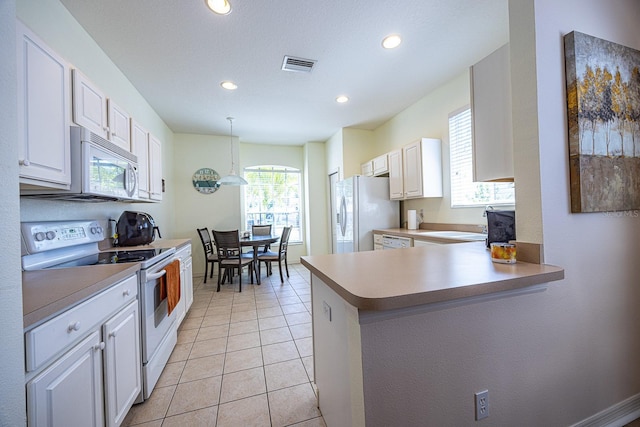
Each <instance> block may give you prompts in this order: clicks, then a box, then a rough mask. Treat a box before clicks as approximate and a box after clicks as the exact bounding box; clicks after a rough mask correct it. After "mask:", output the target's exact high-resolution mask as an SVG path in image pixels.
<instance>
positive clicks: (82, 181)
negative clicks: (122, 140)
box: [20, 126, 138, 202]
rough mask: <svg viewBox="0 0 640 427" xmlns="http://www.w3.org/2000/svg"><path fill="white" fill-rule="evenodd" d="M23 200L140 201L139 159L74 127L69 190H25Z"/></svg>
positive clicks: (88, 132)
mask: <svg viewBox="0 0 640 427" xmlns="http://www.w3.org/2000/svg"><path fill="white" fill-rule="evenodd" d="M20 195H21V196H33V197H39V198H48V199H57V200H74V201H96V202H100V201H134V200H137V199H138V158H137V157H136V156H135V155H134V154H132V153H130V152H128V151H126V150H123V149H122V148H120V147H118V146H117V145H115V144H114V143H112V142H110V141H107V140H106V139H104V138H102V137H101V136H99V135H96V134H94V133H92V132H91V131H89V130H88V129H85V128H81V127H77V126H72V127H71V186H70V188H69V189H68V190H57V189H42V190H23V191H21V193H20Z"/></svg>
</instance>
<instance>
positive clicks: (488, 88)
mask: <svg viewBox="0 0 640 427" xmlns="http://www.w3.org/2000/svg"><path fill="white" fill-rule="evenodd" d="M470 74H471V114H472V120H473V180H474V181H512V180H513V129H512V125H511V68H510V62H509V45H508V44H506V45H504V46H502V47H501V48H500V49H498V50H496V51H495V52H493V53H492V54H491V55H489V56H487V57H486V58H484V59H483V60H481V61H480V62H478V63H477V64H475V65H473V66H472V67H471V73H470Z"/></svg>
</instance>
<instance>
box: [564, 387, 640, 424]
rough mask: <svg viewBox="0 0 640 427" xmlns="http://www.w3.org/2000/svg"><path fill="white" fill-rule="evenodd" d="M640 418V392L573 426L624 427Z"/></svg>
mask: <svg viewBox="0 0 640 427" xmlns="http://www.w3.org/2000/svg"><path fill="white" fill-rule="evenodd" d="M638 418H640V394H636V395H635V396H631V397H630V398H628V399H626V400H623V401H622V402H620V403H616V404H615V405H613V406H611V407H609V408H607V409H605V410H604V411H600V412H598V413H597V414H595V415H593V416H591V417H589V418H587V419H585V420H582V421H580V422H579V423H577V424H574V425H573V426H571V427H622V426H624V425H626V424H628V423H630V422H631V421H633V420H635V419H638Z"/></svg>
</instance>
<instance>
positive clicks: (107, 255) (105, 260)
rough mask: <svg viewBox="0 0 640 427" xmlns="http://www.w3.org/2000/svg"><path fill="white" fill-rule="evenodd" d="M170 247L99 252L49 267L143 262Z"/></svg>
mask: <svg viewBox="0 0 640 427" xmlns="http://www.w3.org/2000/svg"><path fill="white" fill-rule="evenodd" d="M168 250H170V249H139V250H129V251H110V252H98V253H95V254H91V255H88V256H85V257H82V258H78V259H74V260H71V261H67V262H63V263H61V264H56V265H54V266H51V267H49V268H67V267H80V266H85V265H99V264H124V263H129V262H142V261H146V260H149V259H152V258H155V257H157V256H158V255H160V254H162V253H163V252H166V251H168Z"/></svg>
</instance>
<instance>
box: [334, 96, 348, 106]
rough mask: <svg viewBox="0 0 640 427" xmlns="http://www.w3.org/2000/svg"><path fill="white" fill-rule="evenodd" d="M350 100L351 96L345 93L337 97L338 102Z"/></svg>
mask: <svg viewBox="0 0 640 427" xmlns="http://www.w3.org/2000/svg"><path fill="white" fill-rule="evenodd" d="M348 100H349V97H348V96H345V95H340V96H339V97H337V98H336V102H339V103H340V104H343V103H345V102H347V101H348Z"/></svg>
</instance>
